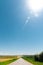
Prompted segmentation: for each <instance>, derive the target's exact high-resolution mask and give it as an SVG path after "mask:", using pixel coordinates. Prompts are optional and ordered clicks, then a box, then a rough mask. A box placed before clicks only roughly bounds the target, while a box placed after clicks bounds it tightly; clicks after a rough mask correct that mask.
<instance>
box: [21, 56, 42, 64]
mask: <svg viewBox="0 0 43 65" xmlns="http://www.w3.org/2000/svg"><path fill="white" fill-rule="evenodd" d="M22 58H23V59H25V60H27V61H28V62H30V63H32V64H33V65H43V62H37V61H35V60H34V59H33V58H30V57H29V58H28V57H26V56H24V57H22Z"/></svg>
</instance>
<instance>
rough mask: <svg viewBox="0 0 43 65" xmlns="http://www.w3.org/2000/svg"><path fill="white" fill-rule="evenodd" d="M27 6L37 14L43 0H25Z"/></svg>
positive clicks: (42, 7) (41, 7) (42, 4)
mask: <svg viewBox="0 0 43 65" xmlns="http://www.w3.org/2000/svg"><path fill="white" fill-rule="evenodd" d="M27 6H28V8H29V9H30V10H31V11H32V12H34V13H36V14H37V13H39V12H40V11H41V10H42V9H43V0H27Z"/></svg>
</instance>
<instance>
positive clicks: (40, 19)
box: [0, 0, 43, 55]
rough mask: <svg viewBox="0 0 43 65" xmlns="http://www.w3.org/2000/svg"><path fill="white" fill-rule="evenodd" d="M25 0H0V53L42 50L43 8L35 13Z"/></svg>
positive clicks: (27, 52)
mask: <svg viewBox="0 0 43 65" xmlns="http://www.w3.org/2000/svg"><path fill="white" fill-rule="evenodd" d="M26 1H27V0H0V55H20V54H21V55H22V54H37V53H40V52H42V51H43V10H42V11H41V12H38V14H35V13H34V12H31V11H30V9H29V7H27V4H26Z"/></svg>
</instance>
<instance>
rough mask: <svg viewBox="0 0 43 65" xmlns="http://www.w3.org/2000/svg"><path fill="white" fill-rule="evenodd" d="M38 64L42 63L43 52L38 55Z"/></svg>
mask: <svg viewBox="0 0 43 65" xmlns="http://www.w3.org/2000/svg"><path fill="white" fill-rule="evenodd" d="M39 59H40V62H43V52H42V53H41V54H40V55H39Z"/></svg>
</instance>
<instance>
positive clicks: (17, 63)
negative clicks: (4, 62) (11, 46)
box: [9, 58, 33, 65]
mask: <svg viewBox="0 0 43 65" xmlns="http://www.w3.org/2000/svg"><path fill="white" fill-rule="evenodd" d="M9 65H33V64H31V63H30V62H27V61H25V60H24V59H22V58H20V59H18V60H17V61H15V62H13V63H11V64H9Z"/></svg>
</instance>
